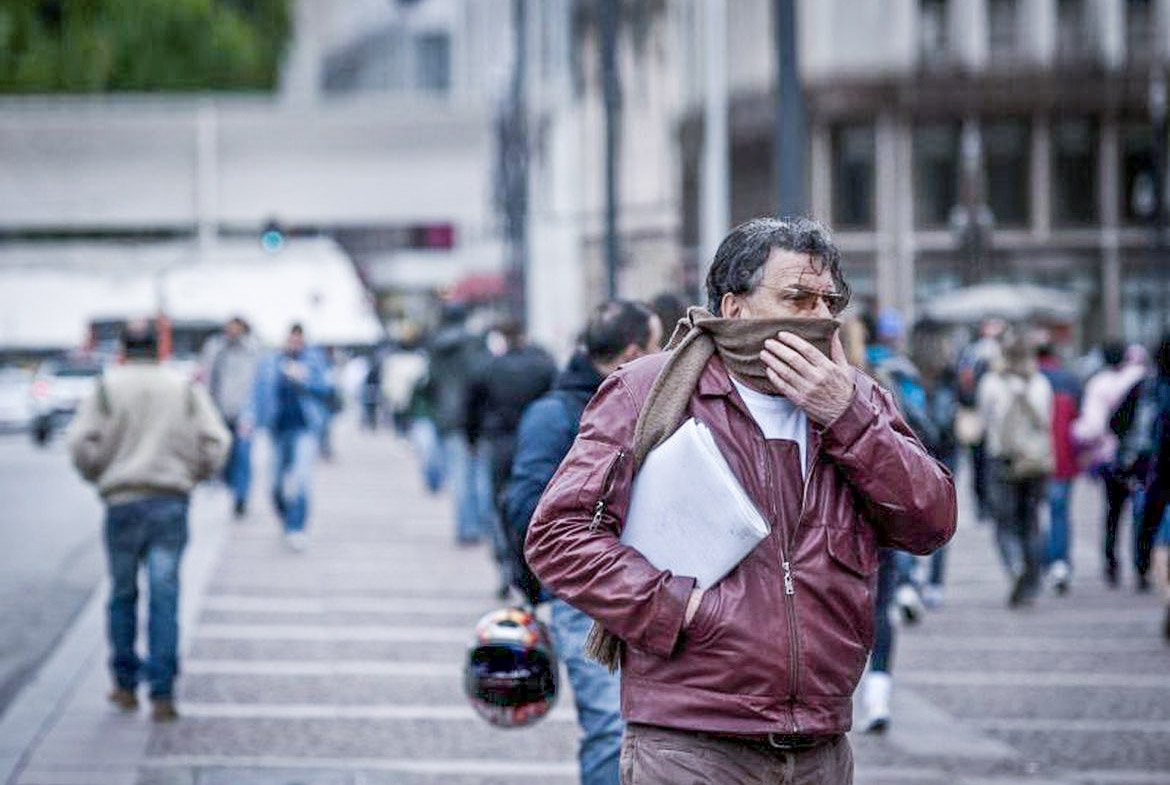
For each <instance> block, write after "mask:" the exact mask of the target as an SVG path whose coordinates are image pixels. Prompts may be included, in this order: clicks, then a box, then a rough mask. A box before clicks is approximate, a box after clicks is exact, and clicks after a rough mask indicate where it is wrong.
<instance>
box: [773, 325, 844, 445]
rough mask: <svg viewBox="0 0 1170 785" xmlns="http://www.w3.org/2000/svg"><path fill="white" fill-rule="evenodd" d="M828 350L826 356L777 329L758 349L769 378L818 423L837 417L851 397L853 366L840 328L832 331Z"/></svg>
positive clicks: (824, 423)
mask: <svg viewBox="0 0 1170 785" xmlns="http://www.w3.org/2000/svg"><path fill="white" fill-rule="evenodd" d="M831 351H832V353H833V358H832V359H829V358H828V357H826V356H825V355H824V354H822V353H821V351H820V350H819V349H817V348H816V347H815V346H813V345H812V344H811V343H809V342H808V341H806V340H804V339H803V338H801V337H800V336H798V335H794V334H792V333H789V332H781V333H780V334H779V335H778V336H777V337H776V338H770V339H768V340H767V341H764V350H763V351H762V352H760V358H761V359H762V360H763V361H764V368H765V373H767V374H768V379H769V381H771V382H772V384H773V385H774V386H775V387H776V389H777V390H779V391H780V394H781V395H783V396H784V397H785V398H787V399H788V400H790V401H792V402H793V403H794V404H796V405H797V406H799V407H800V408H801V409H804V411H805V413H806V414H808V416H809V417H811V418H812V419H813V420H814V421H815V422H817V423H818V424H820V425H828V424H829V423H831V422H833V420H835V419H837V418H838V417H840V416H841V413H842V412H844V411H845V409H846V408H848V406H849V401H850V400H852V398H853V386H854V385H853V369H852V368H850V367H849V360H848V359H847V358H846V356H845V347H844V346H842V345H841V336H840V331H838V332H837V333H834V334H833V344H832V350H831Z"/></svg>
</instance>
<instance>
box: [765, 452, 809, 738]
mask: <svg viewBox="0 0 1170 785" xmlns="http://www.w3.org/2000/svg"><path fill="white" fill-rule="evenodd" d="M762 452H763V456H762V460H761V463H762V464H763V465H764V473H765V476H766V486H767V492H768V506H769V507H770V508H771V511H772V518H773V520H779V516H778V515H777V514H776V503H775V499H776V496H775V489H774V487H773V485H774V483H773V482H772V479H773V478H772V462H771V460H770V456H769V455H768V449H767V444H766V442H765V444H764V447H763V450H762ZM801 506H802V512H803V502H802V505H801ZM799 522H800V518H799V516H798V517H797V520H796V521H795V522H794V526H793V528H795V525H796V524H798V523H799ZM776 539H777V540H778V542H779V544H780V567H781V568H782V569H783V570H784V598H785V599H784V607H785V610H786V611H787V613H788V685H789V686H788V690H789V691H788V702H789V704H790V706H789V713H790V715H791V717H792V732H793V733H799V732H800V726H798V725H797V724H796V711H795V709H794V708H793V707H792V704H794V703H795V702H796V678H797V672H798V669H797V664H798V662H799V660H800V637H799V636H798V635H797V634H796V600H795V599H790V598H793V597H795V596H796V584H795V581H794V579H793V576H792V563H791V562H790V561H789V559H788V553H789V552H790V551H791V550H792V548H791V545H792V543H791V542H790V541H789V530H788V529H787V528H782V530H781V532H780V536H779V537H777V538H776Z"/></svg>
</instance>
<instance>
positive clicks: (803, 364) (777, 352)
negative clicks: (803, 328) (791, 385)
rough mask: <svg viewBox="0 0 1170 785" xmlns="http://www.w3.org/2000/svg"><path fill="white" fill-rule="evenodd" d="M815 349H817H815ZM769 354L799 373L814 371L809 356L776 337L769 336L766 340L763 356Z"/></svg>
mask: <svg viewBox="0 0 1170 785" xmlns="http://www.w3.org/2000/svg"><path fill="white" fill-rule="evenodd" d="M781 334H783V333H781ZM813 351H816V350H815V349H814V350H813ZM769 354H771V355H773V356H774V357H776V358H778V359H779V360H781V361H782V362H784V363H787V364H788V365H789V366H790V367H791V368H792V369H793V370H795V371H797V372H798V373H802V374H805V373H809V372H810V371H812V368H811V367H810V366H811V365H812V363H810V362H809V361H808V358H806V357H805V356H804V355H803V354H801V353H800V352H798V351H797V350H796V349H794V348H792V347H791V346H789V345H788V344H786V343H782V342H781V341H779V340H777V339H775V338H769V339H768V340H766V341H764V352H763V356H765V357H766V356H767V355H769Z"/></svg>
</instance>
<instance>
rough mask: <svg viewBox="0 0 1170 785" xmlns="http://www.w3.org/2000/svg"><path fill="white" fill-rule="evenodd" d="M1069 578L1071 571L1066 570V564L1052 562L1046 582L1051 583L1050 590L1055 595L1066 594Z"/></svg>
mask: <svg viewBox="0 0 1170 785" xmlns="http://www.w3.org/2000/svg"><path fill="white" fill-rule="evenodd" d="M1071 578H1072V571H1071V570H1070V569H1069V568H1068V562H1063V561H1054V562H1053V563H1052V566H1051V567H1050V568H1049V569H1048V580H1050V581H1051V582H1052V590H1053V591H1055V592H1056V593H1057V594H1060V595H1064V594H1068V589H1069V583H1070V579H1071Z"/></svg>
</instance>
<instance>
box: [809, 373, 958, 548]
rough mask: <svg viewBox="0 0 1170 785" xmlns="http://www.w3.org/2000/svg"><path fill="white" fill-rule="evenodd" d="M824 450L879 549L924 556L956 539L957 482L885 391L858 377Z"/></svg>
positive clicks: (826, 436)
mask: <svg viewBox="0 0 1170 785" xmlns="http://www.w3.org/2000/svg"><path fill="white" fill-rule="evenodd" d="M822 439H823V442H822V448H823V450H824V452H825V454H826V455H827V456H828V457H829V458H830V459H831V460H832V461H833V463H834V464H835V466H836V467H837V470H838V471H839V472H841V474H842V476H843V477H844V479H845V480H846V482H848V483H849V485H850V486H852V487H853V489H854V491H856V493H857V495H858V497H859V498H860V499H861V501H862V503H863V504H864V506H865V509H866V511H867V517H868V518H869V520H870V523H871V524H872V525H873V526H874V528H875V530H876V531H877V535H878V542H879V544H880V545H883V546H887V547H894V548H900V549H902V550H905V551H909V552H910V553H916V554H926V553H930V552H931V551H933V550H936V549H937V548H939V547H941V546H943V545H945V544H946V542H947V541H948V540H949V539H950V538H951V537H952V536H953V535H954V533H955V525H956V522H957V519H958V508H957V505H956V500H955V482H954V479H953V478H952V477H951V474H950V472H948V471H947V470H946V468H945V467H944V466H943V465H942V464H941V463H939V462H938V461H936V460H935V459H934V458H932V457H930V455H929V454H928V453H927V451H926V448H925V447H923V445H922V443H921V442H920V441H919V440H918V439H917V438H916V437H915V436H914V433H913V432H912V431H911V430H910V428H909V427H908V426H907V425H906V423H905V421H904V420H902V418H901V417H900V416H899V415H898V412H897V408H896V406H895V405H894V402H893V401H892V400H891V398H890V396H889V393H887V392H885V391H884V390H882V389H881V388H880V387H878V386H877V385H876V384H873V383H872V382H870V381H868V380H866V379H864V377H862V376H861V375H860V374H859V375H858V379H857V388H856V392H855V393H854V396H853V400H852V401H851V402H850V404H849V407H848V408H847V409H846V410H845V411H844V413H842V414H841V416H839V417H838V418H837V419H836V420H834V421H833V422H832V423H830V424H829V426H828V427H827V428H825V430H824V431H823V432H822Z"/></svg>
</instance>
